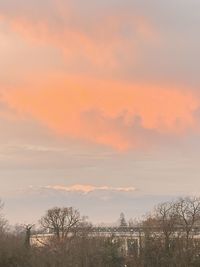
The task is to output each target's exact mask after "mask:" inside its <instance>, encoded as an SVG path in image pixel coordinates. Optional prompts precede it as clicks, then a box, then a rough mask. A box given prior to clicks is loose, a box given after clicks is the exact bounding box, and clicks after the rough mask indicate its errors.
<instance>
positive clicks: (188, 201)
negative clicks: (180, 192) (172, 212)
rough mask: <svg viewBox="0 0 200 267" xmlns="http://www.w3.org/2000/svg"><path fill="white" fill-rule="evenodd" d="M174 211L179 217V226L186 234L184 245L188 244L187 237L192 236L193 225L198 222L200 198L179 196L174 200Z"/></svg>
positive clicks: (199, 218) (199, 219) (199, 220)
mask: <svg viewBox="0 0 200 267" xmlns="http://www.w3.org/2000/svg"><path fill="white" fill-rule="evenodd" d="M176 212H177V215H178V217H179V224H180V227H181V228H182V229H183V231H184V232H185V235H186V247H187V248H188V246H189V239H190V237H192V233H193V230H194V227H196V226H197V225H198V224H199V222H200V198H198V197H186V198H180V199H179V200H178V201H177V202H176Z"/></svg>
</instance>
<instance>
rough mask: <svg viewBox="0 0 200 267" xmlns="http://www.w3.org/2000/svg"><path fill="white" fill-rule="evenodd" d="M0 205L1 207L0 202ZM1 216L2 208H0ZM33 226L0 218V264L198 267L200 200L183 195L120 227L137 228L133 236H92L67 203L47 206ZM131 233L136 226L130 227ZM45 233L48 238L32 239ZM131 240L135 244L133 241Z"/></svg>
mask: <svg viewBox="0 0 200 267" xmlns="http://www.w3.org/2000/svg"><path fill="white" fill-rule="evenodd" d="M0 208H1V209H3V204H2V202H1V205H0ZM1 214H2V212H1ZM38 225H39V228H38V226H37V227H35V226H34V225H17V226H15V227H14V228H13V227H10V226H9V224H8V222H7V220H6V219H5V217H4V216H3V215H1V216H0V266H2V267H124V266H126V267H195V266H196V267H197V266H200V198H198V197H184V198H179V199H177V200H175V201H168V202H165V203H161V204H159V205H157V206H156V207H155V208H154V209H153V210H152V211H151V212H150V213H149V214H148V215H146V216H145V218H144V219H143V220H140V221H139V222H133V221H132V222H127V221H126V219H125V215H124V214H123V213H121V214H120V218H119V225H118V227H119V228H120V229H122V231H123V229H124V231H125V230H126V228H131V227H132V228H133V229H137V233H138V238H137V239H136V238H135V236H133V237H131V236H129V237H127V239H126V245H127V251H126V253H124V251H123V249H122V248H123V243H124V240H123V238H120V237H116V236H115V235H114V234H113V235H111V236H100V235H99V236H98V235H96V236H93V235H91V230H92V228H93V225H92V223H90V222H89V221H88V219H87V217H84V216H81V214H80V212H79V211H78V210H77V209H75V208H72V207H54V208H51V209H49V210H47V211H46V212H45V214H44V216H43V217H42V218H41V219H40V220H39V224H38ZM134 231H136V230H134ZM41 234H43V235H44V236H47V237H48V238H45V239H40V238H38V239H37V238H36V239H35V240H36V241H37V242H35V243H34V242H32V235H34V236H35V237H37V236H41ZM136 241H137V242H136Z"/></svg>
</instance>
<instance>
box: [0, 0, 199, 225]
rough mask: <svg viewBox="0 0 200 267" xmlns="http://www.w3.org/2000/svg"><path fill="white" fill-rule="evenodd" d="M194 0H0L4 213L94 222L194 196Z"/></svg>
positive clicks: (14, 219) (17, 218) (19, 218)
mask: <svg viewBox="0 0 200 267" xmlns="http://www.w3.org/2000/svg"><path fill="white" fill-rule="evenodd" d="M199 13H200V2H199V0H190V1H188V0H173V1H172V0H169V1H161V0H152V1H144V0H123V1H122V0H107V1H105V0H101V1H99V0H95V1H94V0H93V1H91V0H84V1H82V0H73V1H72V0H43V1H39V0H28V1H27V0H0V183H1V186H0V196H1V198H2V199H3V201H4V202H5V209H4V212H5V214H6V216H7V218H8V219H9V221H10V222H11V223H25V222H29V223H32V222H37V220H38V219H39V218H40V217H41V216H42V215H43V214H44V212H45V210H47V209H49V208H51V207H54V206H61V207H62V206H73V207H75V208H78V209H79V210H80V212H81V214H82V215H87V216H89V219H90V220H91V221H93V222H95V223H101V222H113V221H116V220H117V219H118V217H119V214H120V212H122V211H123V212H124V213H125V214H126V216H127V218H131V217H133V218H138V217H141V216H142V215H143V214H145V213H146V212H147V211H149V210H151V209H152V208H153V207H154V205H156V204H157V203H159V202H162V201H166V200H170V199H174V198H176V197H179V196H183V195H184V196H185V195H194V194H195V195H199V189H198V188H200V179H199V174H200V164H199V157H200V151H199V148H200V87H199V86H200V76H199V62H200V52H199V47H200V35H199V30H200V26H199V25H200V16H199Z"/></svg>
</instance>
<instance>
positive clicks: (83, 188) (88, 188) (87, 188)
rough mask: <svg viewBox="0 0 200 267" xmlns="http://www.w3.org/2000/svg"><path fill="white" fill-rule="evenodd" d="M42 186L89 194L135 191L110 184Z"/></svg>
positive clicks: (61, 190) (132, 188) (134, 189)
mask: <svg viewBox="0 0 200 267" xmlns="http://www.w3.org/2000/svg"><path fill="white" fill-rule="evenodd" d="M43 188H44V189H50V190H55V191H60V192H72V193H82V194H89V193H92V192H96V191H106V192H109V191H110V192H124V193H131V192H135V191H136V188H135V187H111V186H94V185H83V184H75V185H71V186H64V185H48V186H45V187H43Z"/></svg>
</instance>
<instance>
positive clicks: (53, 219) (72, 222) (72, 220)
mask: <svg viewBox="0 0 200 267" xmlns="http://www.w3.org/2000/svg"><path fill="white" fill-rule="evenodd" d="M80 220H81V219H80V213H79V211H78V210H76V209H74V208H72V207H64V208H58V207H55V208H52V209H49V210H48V211H47V212H46V214H45V216H44V217H42V219H41V220H40V223H41V225H42V227H44V228H45V229H47V230H49V231H50V232H53V233H54V234H55V236H56V237H57V239H58V240H60V239H64V238H66V237H67V236H68V234H69V233H72V232H74V230H75V229H76V228H77V226H78V225H79V223H80Z"/></svg>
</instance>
